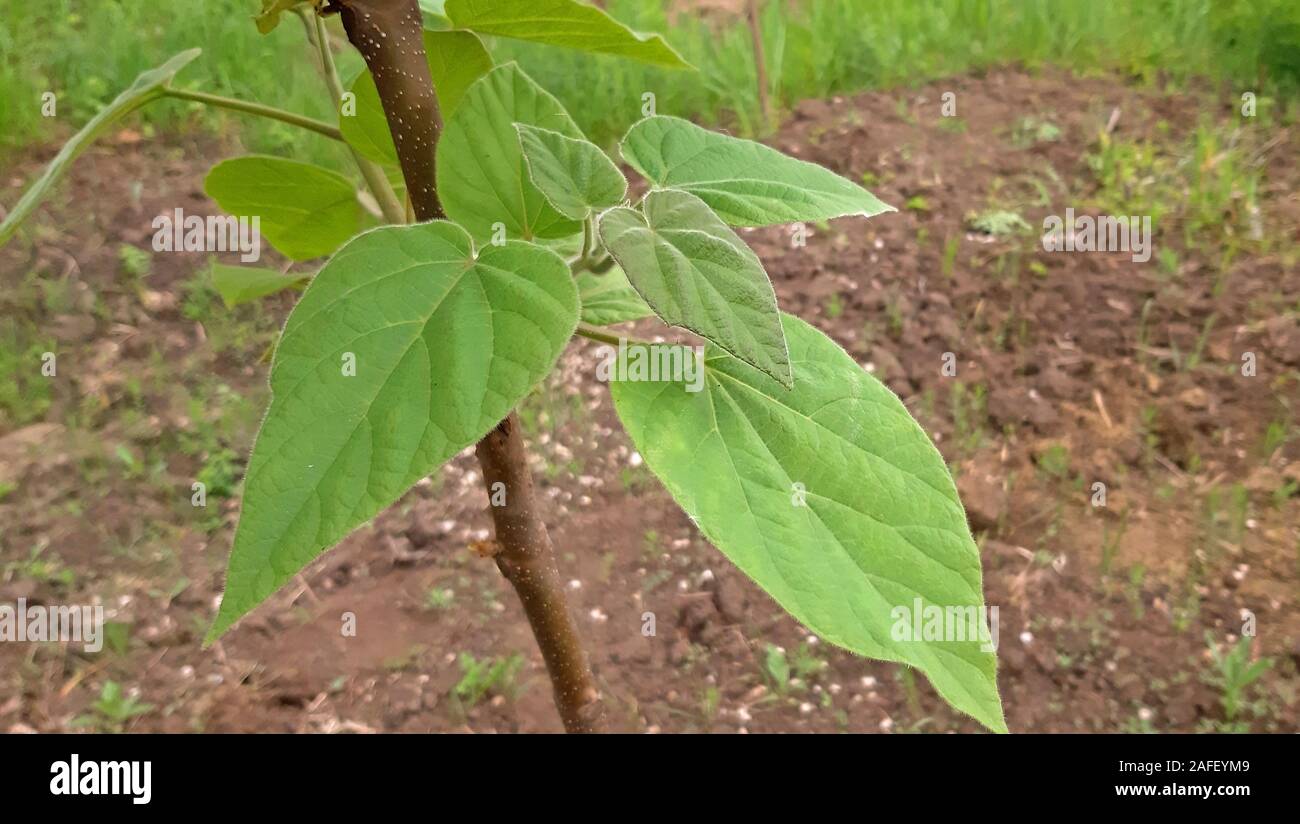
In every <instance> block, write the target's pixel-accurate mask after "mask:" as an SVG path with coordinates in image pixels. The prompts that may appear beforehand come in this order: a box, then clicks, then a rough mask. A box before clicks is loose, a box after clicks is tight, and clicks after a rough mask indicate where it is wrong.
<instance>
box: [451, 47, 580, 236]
mask: <svg viewBox="0 0 1300 824" xmlns="http://www.w3.org/2000/svg"><path fill="white" fill-rule="evenodd" d="M516 123H524V124H527V125H530V126H539V127H541V128H543V129H548V130H550V131H553V132H559V133H560V134H562V135H564V136H566V137H571V138H574V139H581V138H582V132H581V131H579V129H578V127H577V126H576V125H574V123H573V120H572V119H571V118H570V117H569V113H568V112H566V111H565V110H564V107H563V106H562V105H560V102H559V101H558V100H556V99H555V98H554V97H552V96H551V95H550V94H549V93H547V92H546V91H545V90H544V89H542V87H541V86H538V85H537V84H536V83H534V82H533V80H532V78H530V77H529V76H528V75H526V74H524V72H523V70H522V69H520V68H519V66H517V65H516V64H514V63H507V64H506V65H504V66H499V67H497V68H495V69H493V70H492V71H491V72H489V73H488V74H487V75H486V76H484V77H481V78H479V79H478V80H477V81H475V83H474V85H472V86H470V87H469V91H468V92H467V93H466V94H465V97H464V99H463V100H462V101H461V104H460V107H459V108H458V109H457V110H456V114H454V115H452V117H451V119H450V120H448V121H447V126H446V128H445V129H444V130H443V133H442V138H441V139H440V140H439V141H438V194H439V196H440V197H441V198H442V206H443V208H444V209H445V210H446V212H447V216H448V217H450V218H451V219H452V220H454V221H456V222H457V223H459V224H460V225H462V226H464V227H465V228H466V229H468V230H469V233H470V234H471V235H473V236H474V239H475V240H477V241H480V242H485V241H487V240H488V239H490V238H491V237H492V234H493V230H492V226H493V224H494V223H501V224H502V225H504V226H505V230H506V234H507V236H508V237H511V238H523V239H524V240H532V239H533V238H534V237H538V238H560V237H564V236H566V235H571V234H574V233H575V232H578V231H579V230H581V229H582V224H580V223H579V222H577V221H574V220H570V219H568V218H566V217H565V216H564V215H562V214H560V213H559V212H558V211H556V210H555V207H553V206H551V205H550V204H549V203H547V202H546V198H545V197H543V196H542V193H541V192H539V191H538V190H537V187H536V186H534V185H533V182H532V181H531V180H530V179H529V178H528V173H527V171H526V169H525V165H524V157H523V150H522V149H521V148H520V146H519V133H518V132H516V131H515V124H516Z"/></svg>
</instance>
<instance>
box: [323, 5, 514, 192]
mask: <svg viewBox="0 0 1300 824" xmlns="http://www.w3.org/2000/svg"><path fill="white" fill-rule="evenodd" d="M424 53H425V56H426V58H427V59H428V62H429V75H430V76H431V77H432V78H433V87H434V89H436V90H437V92H438V109H439V111H440V112H441V113H442V117H443V119H444V120H445V119H446V118H449V117H451V116H452V114H453V113H455V111H456V107H457V106H459V105H460V101H461V99H462V98H463V97H464V96H465V91H466V90H467V89H469V87H470V85H471V84H473V82H474V81H475V80H478V79H479V78H480V77H482V76H483V75H485V74H487V73H488V72H489V71H491V69H492V57H491V55H489V54H488V52H487V49H486V48H484V47H483V42H482V41H481V40H479V39H478V37H476V36H475V35H474V33H473V32H468V31H427V30H426V31H425V32H424ZM350 90H351V92H352V94H353V95H354V103H355V106H356V111H355V113H354V114H351V115H345V114H343V112H342V110H341V109H340V112H339V131H341V132H343V138H344V139H345V140H347V142H348V143H349V144H350V145H351V146H352V148H354V149H356V150H357V151H358V152H360V153H361V154H362V155H363V156H365V157H367V158H369V159H371V160H373V161H375V162H376V163H387V164H390V165H394V166H395V165H397V148H396V147H395V146H394V145H393V137H392V135H391V134H390V133H389V131H388V120H387V119H386V118H385V117H384V106H383V103H382V102H381V101H380V99H379V90H378V89H377V88H375V78H374V77H373V76H372V75H371V74H370V72H369V71H363V72H361V74H359V75H357V79H356V80H353V81H352V86H351V89H350Z"/></svg>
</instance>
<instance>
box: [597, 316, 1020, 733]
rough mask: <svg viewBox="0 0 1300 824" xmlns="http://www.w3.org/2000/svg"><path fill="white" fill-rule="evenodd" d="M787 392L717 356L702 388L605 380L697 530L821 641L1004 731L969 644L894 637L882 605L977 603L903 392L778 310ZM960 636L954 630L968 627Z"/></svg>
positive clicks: (962, 541)
mask: <svg viewBox="0 0 1300 824" xmlns="http://www.w3.org/2000/svg"><path fill="white" fill-rule="evenodd" d="M784 324H785V332H786V337H787V339H788V340H789V341H790V353H791V359H792V361H793V363H794V367H795V369H796V370H797V371H798V373H799V376H800V380H799V389H798V390H797V391H793V392H792V391H787V390H785V389H784V388H782V387H781V386H780V385H779V384H777V383H776V382H775V381H773V380H772V379H771V378H769V377H767V376H766V375H764V374H762V373H761V372H758V371H757V370H755V369H753V368H752V367H749V366H748V365H746V364H744V363H742V362H740V361H738V360H736V359H735V358H731V357H728V356H726V355H724V354H722V353H720V352H717V351H716V350H714V351H712V352H710V353H709V354H708V355H707V357H706V367H705V378H704V382H703V383H704V387H703V391H699V392H689V391H686V387H685V386H684V385H683V384H681V383H667V382H658V383H652V382H630V381H615V382H613V383H612V384H611V392H612V394H613V397H614V405H615V408H616V409H617V410H618V414H619V417H620V418H621V419H622V421H623V423H624V425H625V426H626V428H627V431H628V434H629V435H630V436H631V438H632V441H633V443H635V444H636V448H637V449H638V450H639V451H640V453H641V454H642V456H644V458H645V461H646V465H647V466H649V467H650V469H651V471H653V472H654V474H655V475H657V476H658V477H659V479H660V480H662V481H663V483H664V485H665V486H666V487H667V488H668V491H669V492H670V493H671V494H672V496H673V498H674V499H676V501H677V503H678V504H680V505H681V507H682V508H683V509H684V510H686V513H687V514H688V515H689V516H690V517H691V518H692V519H693V520H694V521H695V522H696V523H697V524H698V525H699V527H700V529H701V531H702V532H703V533H704V535H705V536H706V537H707V538H708V539H709V540H710V541H711V542H712V543H713V544H714V545H715V546H716V547H717V548H718V549H720V550H721V551H722V552H723V554H725V555H726V556H727V557H728V558H730V559H731V560H732V561H733V562H734V563H735V564H736V566H738V567H740V569H741V570H743V571H744V572H745V574H746V575H748V576H750V577H751V578H753V579H754V581H755V582H756V583H758V585H759V586H761V587H762V588H763V589H764V590H766V591H767V593H768V594H769V595H771V596H772V597H773V598H774V599H775V600H776V601H777V603H779V604H780V605H781V606H782V607H784V608H785V609H786V610H787V611H788V612H789V613H790V614H791V615H793V616H794V617H795V618H796V619H797V620H799V621H800V622H801V623H802V624H804V625H805V626H807V627H808V628H809V629H810V630H812V631H813V632H815V633H816V634H817V635H819V636H820V637H822V638H825V639H826V640H828V641H831V642H832V643H835V644H837V645H839V646H841V647H844V648H845V649H849V650H852V651H853V652H856V653H859V654H861V655H866V656H869V657H871V658H878V659H883V660H886V661H898V662H902V663H906V664H910V665H912V666H915V667H917V668H918V669H920V670H921V671H922V672H924V673H925V674H926V676H927V677H928V678H929V679H930V682H931V683H932V684H933V685H934V687H935V689H936V690H937V691H938V692H939V694H940V695H942V696H943V697H944V698H945V699H946V700H947V701H948V702H949V703H950V704H952V705H953V706H954V707H956V708H957V709H959V710H961V711H962V712H965V713H968V714H970V715H971V716H973V717H974V718H975V719H976V720H978V721H979V722H980V723H982V724H984V725H985V726H987V727H989V728H990V729H993V730H995V731H1000V732H1005V731H1006V722H1005V721H1004V720H1003V717H1002V707H1001V701H1000V700H999V698H998V692H997V679H996V671H997V659H996V657H995V655H994V653H992V652H989V651H985V650H984V649H982V648H981V642H980V641H978V640H974V641H956V640H946V641H923V640H920V641H913V640H908V639H906V638H902V639H900V640H895V638H896V637H899V636H898V635H896V634H895V633H896V628H897V625H898V621H899V618H898V615H897V613H895V612H894V610H895V608H896V607H901V608H904V609H907V610H913V607H914V604H915V601H914V599H916V598H921V599H922V601H923V603H924V604H925V605H926V606H938V607H940V608H946V607H952V608H953V609H954V611H956V610H957V609H959V608H965V607H971V608H974V610H975V614H976V615H978V614H979V612H978V608H979V607H981V606H983V603H984V598H983V592H982V583H981V573H980V558H979V549H978V547H977V546H976V545H975V541H974V540H973V539H972V537H971V534H970V529H969V528H968V527H967V525H966V517H965V514H964V512H963V510H962V506H961V502H960V501H959V500H958V497H957V489H956V487H955V486H954V485H953V482H952V478H951V476H950V475H949V474H948V469H947V466H946V465H945V464H944V461H943V458H942V456H940V454H939V452H938V451H937V450H936V449H935V448H934V446H933V444H931V443H930V439H929V438H928V437H927V436H926V434H925V432H924V431H922V429H921V427H920V426H918V425H917V424H916V422H915V421H913V420H912V418H911V417H910V416H909V415H908V413H907V410H906V409H905V408H904V407H903V404H902V402H900V401H899V400H898V398H897V397H896V396H895V395H894V394H893V393H892V392H890V391H889V390H888V389H887V388H885V386H884V385H883V384H881V383H880V382H879V381H877V380H876V379H875V378H873V377H872V376H871V375H869V374H868V373H867V372H865V371H864V370H863V369H862V368H860V367H859V366H858V365H857V364H856V363H854V362H853V360H852V359H851V358H849V356H848V355H847V354H845V353H844V351H843V350H842V349H840V348H839V346H837V345H836V344H835V343H834V342H833V341H831V340H830V339H829V338H827V337H826V336H825V335H823V334H822V333H821V332H819V331H817V330H816V329H814V328H813V327H811V326H809V325H808V324H807V323H805V322H804V321H802V320H799V319H798V318H795V317H792V316H790V315H785V316H784ZM968 637H969V636H968Z"/></svg>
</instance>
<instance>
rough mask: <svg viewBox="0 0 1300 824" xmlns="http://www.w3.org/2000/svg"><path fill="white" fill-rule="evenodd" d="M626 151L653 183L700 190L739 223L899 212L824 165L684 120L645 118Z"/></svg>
mask: <svg viewBox="0 0 1300 824" xmlns="http://www.w3.org/2000/svg"><path fill="white" fill-rule="evenodd" d="M622 152H623V158H624V159H625V160H626V161H627V162H628V163H630V164H631V165H632V167H633V168H635V169H636V170H637V171H638V172H640V173H641V174H642V175H643V176H644V177H645V178H646V179H647V180H649V181H650V182H651V183H653V184H655V185H656V186H664V187H672V188H674V189H683V190H685V191H688V192H691V193H693V194H696V195H699V196H700V198H701V199H702V200H703V201H704V202H705V203H707V204H709V205H710V206H712V207H713V210H714V211H715V212H717V213H718V215H719V216H720V217H721V218H722V219H723V220H725V221H726V222H727V223H730V224H731V225H732V226H769V225H771V224H774V223H788V222H791V221H796V220H807V221H818V220H829V219H830V218H833V217H844V216H846V215H862V216H863V217H871V216H873V215H878V214H880V213H881V212H892V211H894V208H893V207H892V206H887V205H885V204H884V203H881V202H880V201H879V200H877V199H876V196H875V195H873V194H871V192H868V191H867V190H866V189H864V188H862V187H861V186H859V185H857V184H856V183H853V182H851V181H848V180H845V179H844V178H842V177H840V176H839V175H837V174H835V173H834V172H832V171H830V170H829V169H827V168H825V167H823V166H818V165H817V164H815V163H808V162H807V161H803V160H796V159H795V158H793V157H789V156H787V155H783V154H781V153H780V152H778V151H776V150H775V149H771V148H768V147H767V146H764V145H763V144H762V143H755V142H754V141H752V140H741V139H740V138H736V137H728V136H727V135H724V134H718V133H717V132H711V131H709V130H708V129H703V128H701V127H699V126H696V125H695V124H694V123H691V122H690V121H688V120H682V119H681V118H677V117H665V116H662V115H658V116H655V117H647V118H646V119H645V120H642V121H641V122H639V123H637V124H636V125H635V126H633V127H632V128H631V129H630V130H629V131H628V133H627V136H626V137H624V138H623V146H622Z"/></svg>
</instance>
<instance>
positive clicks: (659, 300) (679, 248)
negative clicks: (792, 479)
mask: <svg viewBox="0 0 1300 824" xmlns="http://www.w3.org/2000/svg"><path fill="white" fill-rule="evenodd" d="M641 208H642V211H637V210H636V209H629V208H627V207H618V208H615V209H610V210H609V211H607V212H605V213H603V214H602V215H601V216H600V238H601V241H602V242H603V243H604V244H605V248H606V249H608V250H609V253H610V254H611V255H613V256H614V259H615V260H617V261H618V263H619V265H620V266H622V267H623V271H625V272H627V279H628V280H629V281H630V282H631V283H632V287H633V288H634V289H636V290H637V292H639V293H640V294H641V297H643V298H645V302H646V303H648V304H650V308H651V309H653V310H654V311H655V314H656V315H658V316H659V317H660V318H662V319H663V321H664V322H665V323H669V324H672V325H673V326H680V327H682V328H683V329H689V330H691V331H692V332H694V333H696V334H697V335H700V336H702V337H704V338H707V339H708V340H711V341H713V342H714V343H716V344H718V346H721V347H722V348H723V349H725V350H727V351H728V352H730V353H731V354H733V355H735V356H736V357H738V358H740V359H741V360H744V361H746V362H748V363H751V364H753V365H754V366H756V367H758V368H759V369H762V370H763V371H764V372H766V373H768V374H769V375H772V376H773V377H775V378H776V379H777V380H779V381H781V383H783V384H785V385H786V386H791V385H793V380H794V379H793V376H792V375H791V372H790V360H789V355H788V354H787V352H786V345H785V336H784V335H783V334H782V333H781V317H780V313H779V312H778V311H777V308H776V293H775V292H774V291H773V290H772V282H771V281H770V280H768V278H767V273H766V272H764V271H763V264H762V263H761V262H759V260H758V255H755V254H754V252H753V250H751V249H750V248H749V247H748V246H747V245H745V241H743V240H741V239H740V238H739V237H738V236H737V235H736V233H735V232H733V231H731V229H729V228H727V225H726V224H725V223H723V222H722V221H721V220H719V219H718V216H717V215H715V214H714V213H713V211H712V210H710V209H709V207H708V206H707V205H706V204H705V203H704V201H702V200H700V199H699V198H698V197H696V196H695V195H693V194H689V193H687V192H679V191H676V190H673V189H660V190H657V191H653V192H650V193H649V194H648V195H646V197H645V200H644V201H642V206H641Z"/></svg>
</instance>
